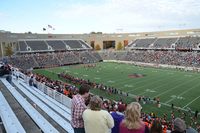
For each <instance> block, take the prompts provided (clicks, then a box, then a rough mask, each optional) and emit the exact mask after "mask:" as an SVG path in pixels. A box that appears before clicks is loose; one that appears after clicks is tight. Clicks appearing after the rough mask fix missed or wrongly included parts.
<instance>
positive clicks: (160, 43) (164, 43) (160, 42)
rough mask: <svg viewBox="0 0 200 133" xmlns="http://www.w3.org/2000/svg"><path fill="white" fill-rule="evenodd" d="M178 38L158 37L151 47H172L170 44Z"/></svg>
mask: <svg viewBox="0 0 200 133" xmlns="http://www.w3.org/2000/svg"><path fill="white" fill-rule="evenodd" d="M177 39H178V38H158V39H157V40H156V41H155V42H154V45H153V47H154V48H172V44H174V43H175V42H176V40H177Z"/></svg>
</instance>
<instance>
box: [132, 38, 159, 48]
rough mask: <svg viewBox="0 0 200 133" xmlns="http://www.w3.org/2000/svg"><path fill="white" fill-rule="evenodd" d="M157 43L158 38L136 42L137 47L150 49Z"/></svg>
mask: <svg viewBox="0 0 200 133" xmlns="http://www.w3.org/2000/svg"><path fill="white" fill-rule="evenodd" d="M154 41H156V38H147V39H139V40H137V41H136V42H135V47H142V48H148V47H149V46H150V45H151V44H153V43H154Z"/></svg>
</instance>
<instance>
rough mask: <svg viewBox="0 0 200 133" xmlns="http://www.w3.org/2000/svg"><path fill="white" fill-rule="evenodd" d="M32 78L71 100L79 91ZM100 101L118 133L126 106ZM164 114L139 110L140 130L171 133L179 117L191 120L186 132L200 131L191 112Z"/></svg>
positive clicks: (74, 81)
mask: <svg viewBox="0 0 200 133" xmlns="http://www.w3.org/2000/svg"><path fill="white" fill-rule="evenodd" d="M59 76H61V78H65V79H67V82H71V83H72V84H75V85H80V86H81V85H83V84H84V85H86V86H88V87H89V88H92V87H100V86H102V85H100V84H99V85H96V84H94V83H91V82H90V81H85V80H82V79H78V78H74V77H72V76H70V75H66V74H64V73H62V74H60V75H59ZM33 77H35V80H37V81H39V82H41V83H44V84H45V85H47V86H49V87H51V88H53V89H55V90H57V91H58V92H60V93H63V94H65V95H68V96H69V97H70V98H73V97H74V96H75V95H77V94H78V93H79V89H78V88H77V87H75V86H74V85H72V84H70V83H66V82H62V81H58V80H51V79H50V78H47V77H45V76H42V75H38V74H35V75H33ZM100 88H101V87H100ZM103 90H104V89H103ZM108 90H109V89H108ZM104 91H105V90H104ZM111 95H112V93H111ZM92 97H93V96H92V95H90V98H88V99H87V100H85V105H88V104H89V103H90V100H91V98H92ZM100 99H101V100H102V102H101V109H102V110H106V111H108V112H109V113H110V114H111V116H112V117H113V119H114V127H113V128H112V132H113V133H117V131H120V129H119V127H120V123H121V121H122V120H123V119H124V118H126V113H125V112H126V111H125V110H126V109H127V107H128V104H127V103H125V102H124V101H123V100H120V101H113V100H109V99H105V98H103V97H100ZM147 99H148V98H146V97H137V99H136V100H135V101H136V102H137V103H140V104H141V105H142V104H144V101H147ZM88 106H89V105H88ZM134 106H136V105H134ZM137 106H139V107H140V108H141V106H140V105H138V104H137ZM152 106H153V104H152ZM101 109H99V110H101ZM166 112H167V113H164V114H163V116H162V117H161V116H157V115H156V113H154V112H150V113H144V112H143V111H142V108H141V114H140V119H141V120H142V122H143V123H144V124H145V129H142V130H145V132H153V130H160V131H161V132H163V133H166V132H170V131H173V130H174V125H173V123H174V122H175V119H176V117H180V119H181V120H182V121H184V120H186V119H187V118H190V119H191V123H189V124H188V126H187V130H194V129H193V128H191V127H195V130H197V131H200V125H199V123H198V122H197V118H195V116H194V115H193V114H192V113H191V112H183V111H181V110H178V109H174V108H173V107H172V108H171V111H166ZM186 117H187V118H186ZM196 117H198V112H197V116H196ZM85 121H88V120H87V117H86V118H85ZM178 123H180V122H178ZM123 128H124V127H123ZM182 129H183V128H182ZM87 130H90V129H87ZM123 130H126V129H123ZM184 131H186V127H185V128H184ZM121 132H123V131H121ZM124 133H125V131H124Z"/></svg>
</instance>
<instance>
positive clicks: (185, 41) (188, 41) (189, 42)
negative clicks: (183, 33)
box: [176, 37, 200, 49]
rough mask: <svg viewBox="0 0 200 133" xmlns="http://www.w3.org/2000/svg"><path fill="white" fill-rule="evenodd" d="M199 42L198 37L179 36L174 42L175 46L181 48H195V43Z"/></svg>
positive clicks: (199, 38)
mask: <svg viewBox="0 0 200 133" xmlns="http://www.w3.org/2000/svg"><path fill="white" fill-rule="evenodd" d="M198 44H200V37H180V38H179V40H178V41H177V42H176V47H177V48H183V49H192V48H197V45H198Z"/></svg>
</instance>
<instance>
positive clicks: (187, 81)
mask: <svg viewBox="0 0 200 133" xmlns="http://www.w3.org/2000/svg"><path fill="white" fill-rule="evenodd" d="M196 79H197V78H196ZM193 80H195V79H193ZM193 80H188V81H187V82H184V83H183V84H179V85H177V86H175V87H173V88H171V89H168V90H167V91H164V92H162V93H160V94H158V95H156V96H153V97H158V96H161V95H163V94H165V93H167V92H169V91H171V90H174V89H176V88H177V87H179V86H182V85H184V84H187V83H188V82H190V81H193Z"/></svg>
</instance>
